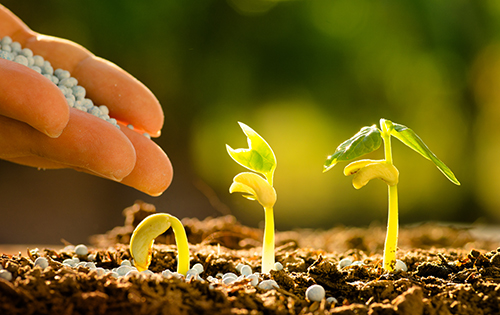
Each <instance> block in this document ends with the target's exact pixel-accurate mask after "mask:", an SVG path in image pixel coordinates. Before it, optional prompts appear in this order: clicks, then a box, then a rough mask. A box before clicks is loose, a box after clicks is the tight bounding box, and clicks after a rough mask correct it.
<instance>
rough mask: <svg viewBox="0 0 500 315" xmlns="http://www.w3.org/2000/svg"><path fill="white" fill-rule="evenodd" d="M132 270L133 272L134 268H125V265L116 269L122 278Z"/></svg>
mask: <svg viewBox="0 0 500 315" xmlns="http://www.w3.org/2000/svg"><path fill="white" fill-rule="evenodd" d="M130 270H132V267H130V266H125V265H122V266H120V267H118V268H116V273H117V274H118V275H120V276H124V275H126V274H127V273H128V272H129V271H130Z"/></svg>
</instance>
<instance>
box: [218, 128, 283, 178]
mask: <svg viewBox="0 0 500 315" xmlns="http://www.w3.org/2000/svg"><path fill="white" fill-rule="evenodd" d="M238 123H239V124H240V127H241V129H242V130H243V132H244V133H245V135H246V136H247V141H248V149H233V148H231V147H230V146H229V145H226V149H227V152H228V153H229V155H230V156H231V158H232V159H233V160H235V161H236V162H237V163H238V164H240V165H241V166H243V167H245V168H247V169H249V170H252V171H254V172H258V173H261V174H263V175H264V176H266V178H267V180H268V181H269V182H270V183H271V184H272V181H273V175H274V170H275V169H276V157H275V156H274V152H273V150H272V149H271V147H270V146H269V144H267V142H266V140H264V138H262V137H261V136H260V135H259V134H258V133H256V132H255V131H254V130H253V129H252V128H250V127H249V126H247V125H245V124H244V123H241V122H238Z"/></svg>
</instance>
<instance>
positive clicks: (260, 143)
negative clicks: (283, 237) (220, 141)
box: [226, 122, 276, 273]
mask: <svg viewBox="0 0 500 315" xmlns="http://www.w3.org/2000/svg"><path fill="white" fill-rule="evenodd" d="M239 125H240V127H241V129H242V130H243V132H244V133H245V135H246V136H247V139H248V140H247V141H248V149H236V150H235V149H233V148H231V147H230V146H229V145H226V149H227V152H228V154H229V156H231V158H232V159H233V160H234V161H236V162H237V163H238V164H240V165H241V166H243V167H245V168H247V169H249V170H251V171H254V172H256V173H260V174H262V175H264V177H265V178H263V177H262V176H260V175H258V174H255V173H250V172H243V173H240V174H238V175H236V176H235V177H234V179H233V183H232V184H231V187H230V188H229V192H230V193H233V192H241V193H243V194H244V195H243V197H245V198H247V199H250V200H257V201H258V202H259V203H260V204H261V205H262V207H264V213H265V227H264V241H263V245H262V272H263V273H269V271H271V270H272V269H275V266H274V210H273V207H274V204H275V202H276V191H275V190H274V188H273V176H274V170H275V169H276V157H275V156H274V152H273V150H272V149H271V147H270V146H269V144H267V142H266V141H265V140H264V138H262V137H261V136H260V135H259V134H257V133H256V132H255V131H254V130H253V129H252V128H250V127H249V126H247V125H245V124H243V123H241V122H240V123H239Z"/></svg>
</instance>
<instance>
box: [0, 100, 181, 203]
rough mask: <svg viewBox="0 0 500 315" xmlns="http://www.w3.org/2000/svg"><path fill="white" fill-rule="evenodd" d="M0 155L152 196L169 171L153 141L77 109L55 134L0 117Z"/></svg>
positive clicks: (169, 176) (161, 188)
mask: <svg viewBox="0 0 500 315" xmlns="http://www.w3.org/2000/svg"><path fill="white" fill-rule="evenodd" d="M0 158H2V159H5V160H9V161H11V162H15V163H18V164H23V165H28V166H33V167H38V168H47V169H56V168H73V169H76V170H79V171H82V172H86V173H90V174H93V175H97V176H100V177H104V178H108V179H112V180H115V181H119V182H121V183H122V184H125V185H127V186H130V187H133V188H135V189H137V190H139V191H142V192H144V193H147V194H149V195H152V196H159V195H161V194H162V193H163V192H164V191H165V190H166V189H167V188H168V186H169V185H170V183H171V182H172V176H173V170H172V164H171V163H170V160H169V158H168V156H167V155H166V154H165V152H163V150H162V149H161V148H160V147H159V146H158V145H156V144H155V143H154V142H153V141H151V140H150V139H148V138H146V137H145V136H143V135H140V134H138V133H137V132H135V131H133V130H130V129H129V128H127V127H125V126H123V125H122V126H121V129H118V128H116V127H115V126H113V125H111V124H110V123H108V122H105V121H103V120H101V119H99V118H96V117H94V116H92V115H89V114H87V113H83V112H80V111H78V110H76V109H71V113H70V122H69V123H68V125H67V127H66V129H65V130H64V132H63V133H62V134H61V136H60V137H59V138H57V139H51V138H48V137H46V136H44V135H43V134H41V133H39V132H37V131H36V130H35V129H33V128H31V127H30V126H28V125H27V124H24V123H22V122H19V121H16V120H14V119H10V118H7V117H3V116H0Z"/></svg>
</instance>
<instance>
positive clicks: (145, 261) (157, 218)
mask: <svg viewBox="0 0 500 315" xmlns="http://www.w3.org/2000/svg"><path fill="white" fill-rule="evenodd" d="M170 226H172V230H173V231H174V235H175V243H176V245H177V252H178V253H177V272H178V273H180V274H182V275H184V276H185V275H186V273H187V271H188V270H189V246H188V240H187V236H186V231H185V230H184V226H183V225H182V223H181V221H180V220H179V219H177V218H176V217H174V216H172V215H169V214H167V213H156V214H153V215H150V216H148V217H146V218H145V219H144V220H142V221H141V223H139V225H137V227H136V228H135V230H134V232H133V233H132V238H131V239H130V254H131V255H132V258H134V264H135V267H136V268H137V270H138V271H144V270H147V269H148V267H149V264H150V263H151V251H152V248H153V243H154V240H155V238H157V237H158V236H159V235H161V234H163V233H164V232H165V231H167V230H168V228H169V227H170Z"/></svg>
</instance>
